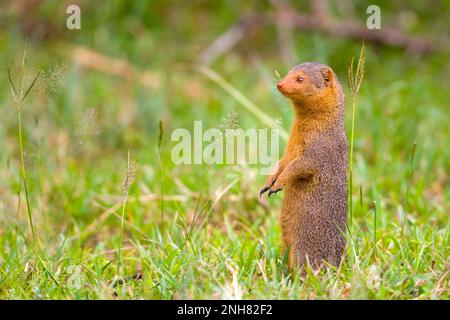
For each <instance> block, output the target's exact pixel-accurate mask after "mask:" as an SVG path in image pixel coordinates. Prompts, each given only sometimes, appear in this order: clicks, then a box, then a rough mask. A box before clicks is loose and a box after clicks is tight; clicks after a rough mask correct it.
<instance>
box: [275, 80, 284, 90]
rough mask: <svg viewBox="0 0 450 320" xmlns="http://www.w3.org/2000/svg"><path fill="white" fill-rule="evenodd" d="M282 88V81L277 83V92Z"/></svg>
mask: <svg viewBox="0 0 450 320" xmlns="http://www.w3.org/2000/svg"><path fill="white" fill-rule="evenodd" d="M283 86H284V81H280V82H278V83H277V88H278V90H280V89H283Z"/></svg>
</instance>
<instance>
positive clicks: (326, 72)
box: [321, 67, 333, 86]
mask: <svg viewBox="0 0 450 320" xmlns="http://www.w3.org/2000/svg"><path fill="white" fill-rule="evenodd" d="M321 71H322V75H323V79H324V80H325V85H326V86H329V85H331V84H332V83H333V71H332V70H331V69H330V68H328V67H325V68H323V69H322V70H321Z"/></svg>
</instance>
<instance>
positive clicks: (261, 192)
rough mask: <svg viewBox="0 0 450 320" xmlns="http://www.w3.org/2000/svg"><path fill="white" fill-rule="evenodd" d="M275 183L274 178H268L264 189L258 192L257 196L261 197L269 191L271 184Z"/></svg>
mask: <svg viewBox="0 0 450 320" xmlns="http://www.w3.org/2000/svg"><path fill="white" fill-rule="evenodd" d="M275 181H277V179H276V178H275V177H274V176H271V177H269V179H268V180H267V182H266V184H265V185H264V187H263V188H262V189H261V191H260V192H259V196H260V197H261V196H262V195H263V194H264V193H265V192H266V191H267V190H269V189H270V188H271V187H272V186H273V184H274V183H275Z"/></svg>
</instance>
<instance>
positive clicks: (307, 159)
mask: <svg viewBox="0 0 450 320" xmlns="http://www.w3.org/2000/svg"><path fill="white" fill-rule="evenodd" d="M277 88H278V90H279V91H280V92H281V93H282V94H283V95H284V96H285V97H287V98H289V99H290V100H291V102H292V106H293V110H294V112H295V118H294V122H293V124H292V127H291V132H290V136H289V140H288V144H287V148H286V151H285V154H284V156H283V157H282V158H281V159H280V161H279V162H278V165H277V168H276V170H275V173H274V174H273V175H272V176H270V177H269V178H268V179H267V181H266V184H265V186H264V188H263V189H262V190H261V193H260V194H261V195H262V194H263V193H264V192H266V191H269V196H270V195H271V194H272V193H276V192H278V191H280V190H282V189H284V192H285V195H284V202H283V207H282V211H281V215H280V222H281V231H282V242H283V251H284V250H286V249H288V250H289V259H288V263H289V266H290V267H291V268H294V267H302V266H305V264H306V263H307V262H308V263H309V264H310V266H312V267H313V268H319V267H321V266H323V265H324V263H325V262H327V263H329V264H331V265H339V263H340V262H341V259H342V258H343V255H344V251H345V230H346V222H347V152H348V151H347V137H346V135H345V128H344V94H343V92H342V88H341V85H340V83H339V81H338V79H337V77H336V75H335V73H334V72H333V70H332V69H331V68H330V67H328V66H326V65H324V64H321V63H317V62H306V63H302V64H299V65H297V66H296V67H294V68H293V69H292V70H290V71H289V72H288V74H287V75H286V77H285V78H284V79H282V80H281V81H280V82H279V83H278V84H277Z"/></svg>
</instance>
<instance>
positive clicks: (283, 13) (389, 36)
mask: <svg viewBox="0 0 450 320" xmlns="http://www.w3.org/2000/svg"><path fill="white" fill-rule="evenodd" d="M272 4H273V5H274V7H275V9H276V11H275V12H274V13H270V14H255V15H251V16H249V17H247V18H244V19H242V20H241V21H239V22H238V23H236V24H235V25H233V26H231V27H230V28H229V29H228V30H227V31H225V32H224V33H223V34H222V35H220V36H219V37H218V38H216V40H214V41H213V42H212V43H211V44H210V45H209V46H207V47H206V49H204V50H203V51H202V52H201V53H200V55H199V58H198V62H199V63H202V64H211V63H212V62H214V61H215V60H216V59H217V58H218V57H220V56H221V55H223V54H225V53H226V52H228V51H229V50H231V49H232V48H233V47H234V46H235V45H236V44H237V43H238V42H240V41H242V40H244V39H246V38H248V37H249V34H250V31H251V30H254V29H257V28H260V27H261V26H264V25H275V26H276V27H277V31H278V45H279V46H280V51H281V56H282V57H283V58H284V59H285V60H290V56H291V55H292V53H291V52H290V51H291V50H292V48H291V44H289V43H288V42H292V28H298V29H300V30H304V31H319V32H323V33H327V34H329V35H332V36H339V37H347V38H352V39H357V40H365V41H366V42H369V43H375V44H382V45H388V46H392V47H397V48H403V49H405V50H407V51H408V52H410V53H413V54H426V53H430V52H434V51H437V50H438V47H437V46H436V45H434V44H433V43H431V42H430V41H429V40H428V39H426V38H423V37H420V36H411V35H409V34H407V33H406V32H404V31H402V30H400V29H397V28H393V27H386V26H384V27H382V29H379V30H370V29H367V28H366V26H365V25H363V24H361V23H358V22H354V21H352V20H348V19H347V20H338V19H335V18H334V17H332V16H331V15H330V14H329V12H328V10H327V8H326V5H325V2H323V1H313V2H312V8H313V9H312V12H311V13H309V14H304V13H298V12H297V11H296V10H295V9H293V7H292V6H290V5H289V3H288V2H287V1H285V0H273V1H272Z"/></svg>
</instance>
